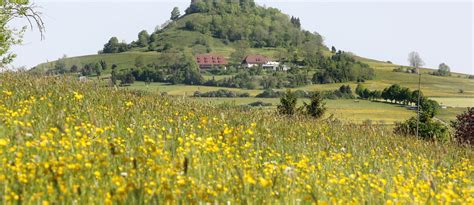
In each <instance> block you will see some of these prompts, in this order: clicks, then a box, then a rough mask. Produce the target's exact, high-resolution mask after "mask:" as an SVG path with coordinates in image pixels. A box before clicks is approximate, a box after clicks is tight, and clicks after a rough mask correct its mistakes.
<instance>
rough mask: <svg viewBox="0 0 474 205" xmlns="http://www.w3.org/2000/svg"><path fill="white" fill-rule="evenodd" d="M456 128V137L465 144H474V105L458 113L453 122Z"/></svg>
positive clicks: (452, 124)
mask: <svg viewBox="0 0 474 205" xmlns="http://www.w3.org/2000/svg"><path fill="white" fill-rule="evenodd" d="M451 126H452V127H453V128H454V129H455V134H454V139H456V141H458V142H459V143H463V144H470V145H473V144H474V107H471V108H467V111H465V112H464V113H462V114H460V115H458V116H457V117H456V120H455V121H453V122H452V123H451Z"/></svg>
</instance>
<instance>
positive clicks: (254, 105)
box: [249, 101, 273, 107]
mask: <svg viewBox="0 0 474 205" xmlns="http://www.w3.org/2000/svg"><path fill="white" fill-rule="evenodd" d="M272 105H273V104H271V103H266V102H262V101H257V102H253V103H249V106H251V107H269V106H272Z"/></svg>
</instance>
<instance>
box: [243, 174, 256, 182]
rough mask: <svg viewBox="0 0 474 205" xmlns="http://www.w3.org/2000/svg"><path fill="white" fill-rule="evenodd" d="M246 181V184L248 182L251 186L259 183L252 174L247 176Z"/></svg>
mask: <svg viewBox="0 0 474 205" xmlns="http://www.w3.org/2000/svg"><path fill="white" fill-rule="evenodd" d="M244 180H245V182H247V183H249V184H256V183H257V182H256V181H255V179H254V178H253V177H252V176H251V175H250V174H245V176H244Z"/></svg>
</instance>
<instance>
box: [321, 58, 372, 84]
mask: <svg viewBox="0 0 474 205" xmlns="http://www.w3.org/2000/svg"><path fill="white" fill-rule="evenodd" d="M313 59H315V61H316V62H315V67H316V68H317V69H318V71H317V72H316V73H315V74H314V76H313V82H314V83H316V84H328V83H344V82H349V81H357V82H364V81H365V80H371V79H373V78H374V77H375V72H374V69H373V68H371V67H370V66H369V65H368V64H365V63H362V62H360V61H357V60H355V59H354V57H353V56H352V55H350V54H348V53H345V52H342V51H338V52H337V53H336V54H334V55H332V56H331V57H327V58H324V57H323V56H322V55H321V56H320V57H319V58H313Z"/></svg>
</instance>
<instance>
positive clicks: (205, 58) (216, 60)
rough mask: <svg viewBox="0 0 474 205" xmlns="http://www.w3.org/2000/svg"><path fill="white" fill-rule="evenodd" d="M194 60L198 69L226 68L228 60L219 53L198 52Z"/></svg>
mask: <svg viewBox="0 0 474 205" xmlns="http://www.w3.org/2000/svg"><path fill="white" fill-rule="evenodd" d="M196 62H197V64H198V65H199V68H200V69H211V68H215V67H223V68H224V69H225V68H226V66H227V64H228V62H227V60H226V59H225V58H224V57H223V56H220V55H212V54H200V55H197V56H196Z"/></svg>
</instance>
